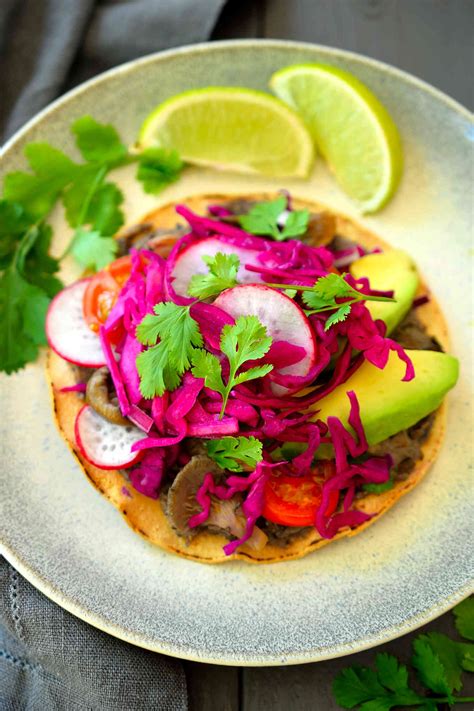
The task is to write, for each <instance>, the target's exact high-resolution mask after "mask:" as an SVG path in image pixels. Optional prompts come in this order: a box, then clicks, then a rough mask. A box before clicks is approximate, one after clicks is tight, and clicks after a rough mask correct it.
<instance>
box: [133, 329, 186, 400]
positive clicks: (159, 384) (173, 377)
mask: <svg viewBox="0 0 474 711" xmlns="http://www.w3.org/2000/svg"><path fill="white" fill-rule="evenodd" d="M136 365H137V371H138V374H139V376H140V392H141V394H142V395H143V397H144V398H147V399H151V398H153V397H155V396H156V395H163V393H164V392H165V390H169V391H170V392H171V391H173V390H176V388H177V387H178V385H179V384H180V382H181V378H180V377H179V375H178V374H177V372H176V370H175V369H173V368H172V367H171V366H170V364H169V352H168V348H167V346H166V344H165V343H163V341H161V342H160V343H158V345H156V346H153V347H152V348H148V350H146V351H143V353H140V355H139V356H138V357H137V360H136Z"/></svg>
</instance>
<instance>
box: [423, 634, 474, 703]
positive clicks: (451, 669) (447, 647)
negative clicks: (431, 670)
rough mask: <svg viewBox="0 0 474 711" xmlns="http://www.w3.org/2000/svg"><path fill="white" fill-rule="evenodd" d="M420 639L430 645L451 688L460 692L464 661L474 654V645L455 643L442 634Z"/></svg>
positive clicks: (425, 636) (425, 635) (429, 635)
mask: <svg viewBox="0 0 474 711" xmlns="http://www.w3.org/2000/svg"><path fill="white" fill-rule="evenodd" d="M419 639H421V640H423V641H425V642H426V643H427V644H429V646H430V647H431V649H432V651H433V653H434V654H436V655H437V656H438V658H439V660H440V662H441V664H442V665H443V667H444V671H445V674H446V679H447V682H448V684H449V686H450V687H451V688H452V689H455V690H456V691H459V690H460V689H461V688H462V680H461V673H462V669H463V664H464V660H465V657H466V656H468V657H469V654H472V653H473V652H474V645H473V644H466V645H465V644H462V643H459V642H454V641H453V640H452V639H449V637H447V636H446V635H445V634H441V633H440V632H428V633H427V634H423V635H420V637H419ZM466 647H467V649H466ZM473 656H474V655H473Z"/></svg>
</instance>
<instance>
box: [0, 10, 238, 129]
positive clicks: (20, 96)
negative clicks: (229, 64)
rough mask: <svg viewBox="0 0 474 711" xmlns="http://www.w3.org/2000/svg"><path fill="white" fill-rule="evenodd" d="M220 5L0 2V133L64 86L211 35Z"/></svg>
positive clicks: (18, 124) (31, 113)
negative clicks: (0, 87) (147, 55)
mask: <svg viewBox="0 0 474 711" xmlns="http://www.w3.org/2000/svg"><path fill="white" fill-rule="evenodd" d="M223 5H224V0H1V2H0V76H1V77H2V92H1V93H2V98H1V101H0V136H2V141H5V140H6V139H7V138H8V137H9V136H11V134H12V133H14V132H15V131H16V130H17V129H18V128H20V127H21V126H22V125H23V124H24V123H25V122H26V121H28V119H30V118H31V117H32V116H34V115H35V114H36V113H37V112H38V111H40V110H41V109H42V108H43V107H44V106H46V105H47V104H48V103H50V102H51V101H52V100H53V99H55V98H56V97H57V96H58V95H59V94H61V93H63V92H64V91H65V90H67V89H71V88H72V87H73V86H75V85H76V84H78V83H80V82H82V81H85V80H86V79H89V78H90V77H92V76H94V75H96V74H98V73H100V72H102V71H105V70H106V69H109V68H110V67H113V66H115V65H117V64H121V63H122V62H126V61H128V60H130V59H134V58H135V57H140V56H143V55H145V54H150V53H152V52H157V51H159V50H161V49H167V48H170V47H176V46H178V45H185V44H191V43H193V42H200V41H202V40H205V39H207V38H208V37H209V35H210V34H211V32H212V29H213V27H214V24H215V22H216V20H217V17H218V15H219V12H220V10H221V8H222V6H223Z"/></svg>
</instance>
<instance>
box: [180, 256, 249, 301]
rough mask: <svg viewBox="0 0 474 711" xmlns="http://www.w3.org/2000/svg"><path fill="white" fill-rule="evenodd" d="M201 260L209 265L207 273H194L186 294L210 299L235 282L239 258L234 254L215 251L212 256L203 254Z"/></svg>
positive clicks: (234, 284)
mask: <svg viewBox="0 0 474 711" xmlns="http://www.w3.org/2000/svg"><path fill="white" fill-rule="evenodd" d="M202 259H203V261H204V262H205V264H207V266H208V267H209V272H208V273H207V274H194V275H193V276H192V277H191V281H190V283H189V287H188V294H189V295H190V296H194V297H196V298H197V299H210V298H211V297H214V296H218V295H219V294H220V293H221V291H224V289H230V288H231V287H233V286H236V284H237V272H238V271H239V266H240V259H239V258H238V256H237V255H236V254H223V253H222V252H217V254H215V255H214V256H213V257H209V256H206V255H204V256H203V257H202Z"/></svg>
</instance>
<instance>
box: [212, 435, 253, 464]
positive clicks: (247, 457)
mask: <svg viewBox="0 0 474 711" xmlns="http://www.w3.org/2000/svg"><path fill="white" fill-rule="evenodd" d="M262 448H263V446H262V443H261V442H260V440H258V439H256V438H255V437H252V436H250V437H221V438H220V439H210V440H209V441H208V442H206V449H207V453H208V455H209V457H211V459H213V460H214V461H215V462H217V464H218V465H219V466H220V467H222V469H229V470H230V471H232V472H241V471H243V469H244V466H246V467H249V468H250V469H255V467H256V466H257V464H258V462H260V461H262Z"/></svg>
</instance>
